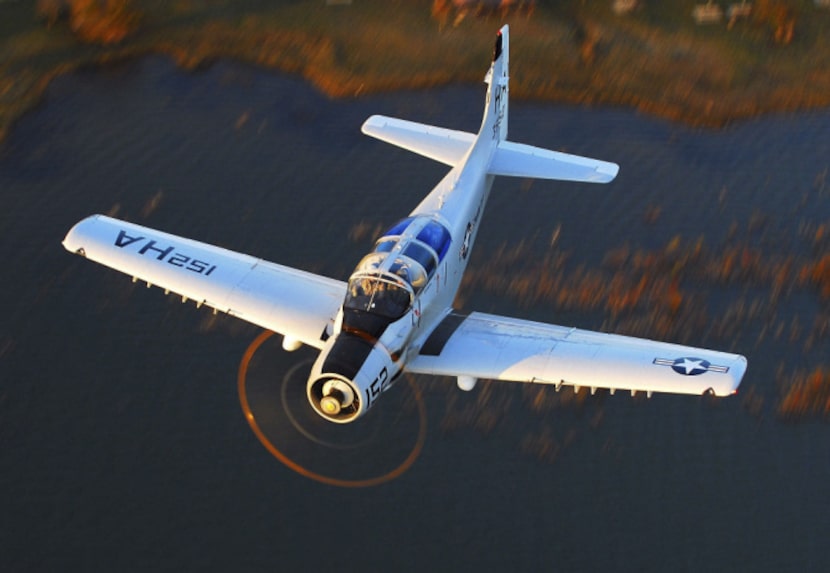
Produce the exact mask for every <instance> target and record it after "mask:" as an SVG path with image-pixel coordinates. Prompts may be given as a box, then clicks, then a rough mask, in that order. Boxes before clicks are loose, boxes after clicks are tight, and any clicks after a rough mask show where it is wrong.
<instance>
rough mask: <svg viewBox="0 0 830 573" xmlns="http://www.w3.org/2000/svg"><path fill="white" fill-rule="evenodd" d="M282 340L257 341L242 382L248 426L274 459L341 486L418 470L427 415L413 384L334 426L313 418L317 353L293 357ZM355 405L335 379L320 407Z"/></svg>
mask: <svg viewBox="0 0 830 573" xmlns="http://www.w3.org/2000/svg"><path fill="white" fill-rule="evenodd" d="M279 338H280V337H279V336H273V333H272V332H269V331H266V332H263V333H261V334H260V335H259V336H257V338H256V339H254V340H253V341H252V342H251V344H250V345H249V347H248V349H247V351H246V352H245V354H244V356H243V358H242V361H241V363H240V365H239V373H238V378H237V386H238V391H239V400H240V405H241V406H242V411H243V413H244V414H245V418H246V420H247V422H248V425H249V426H250V427H251V429H252V430H253V432H254V434H255V435H256V436H257V438H258V439H259V441H260V443H262V445H263V446H264V447H265V448H266V450H268V451H269V452H270V453H271V455H273V456H274V457H275V458H277V459H278V460H279V461H280V462H282V463H283V464H284V465H285V466H286V467H288V468H290V469H292V470H293V471H295V472H297V473H299V474H301V475H303V476H305V477H308V478H310V479H313V480H316V481H319V482H322V483H326V484H329V485H336V486H341V487H367V486H372V485H378V484H380V483H384V482H387V481H390V480H392V479H394V478H396V477H398V476H399V475H401V474H403V473H404V472H405V471H406V470H407V469H409V467H411V466H412V464H413V463H414V462H415V460H416V459H417V458H418V455H419V454H420V452H421V449H422V447H423V443H424V439H425V437H426V411H425V408H424V402H423V397H422V396H421V393H420V391H419V389H418V387H417V386H416V385H415V383H414V381H413V380H412V379H411V378H407V382H406V383H404V382H402V383H400V384H397V385H396V386H395V387H394V388H392V389H390V390H389V391H388V392H387V393H386V394H387V395H385V396H384V400H383V402H382V403H381V404H379V405H378V407H377V408H373V409H372V410H370V411H369V412H367V414H366V415H365V416H363V417H362V418H361V419H360V420H357V421H355V422H353V423H349V424H335V423H333V422H330V421H328V420H326V419H324V418H323V417H322V416H320V415H319V414H317V413H316V412H314V410H313V409H312V407H311V404H309V402H308V397H307V395H306V383H307V380H308V375H309V373H310V371H311V367H312V365H313V363H314V359H315V358H316V351H315V350H314V349H309V348H305V347H304V348H301V349H299V350H297V351H295V352H291V353H287V352H285V351H284V350H283V349H282V345H281V343H280V342H279ZM354 399H355V396H354V393H353V391H352V389H351V387H350V386H349V385H348V384H345V383H343V382H342V381H340V380H336V379H332V380H327V381H326V382H325V384H324V386H323V398H322V399H321V401H320V405H321V407H322V408H323V409H324V410H325V411H326V412H331V413H332V414H336V413H337V412H339V411H340V410H341V409H343V408H347V407H348V406H349V405H350V404H351V403H352V402H353V401H354Z"/></svg>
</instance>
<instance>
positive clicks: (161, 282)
mask: <svg viewBox="0 0 830 573" xmlns="http://www.w3.org/2000/svg"><path fill="white" fill-rule="evenodd" d="M63 245H64V247H66V249H67V250H69V251H72V252H74V253H77V254H80V255H83V256H85V257H86V258H88V259H91V260H93V261H96V262H98V263H101V264H103V265H106V266H108V267H111V268H113V269H116V270H118V271H121V272H123V273H126V274H128V275H130V276H132V277H133V280H134V281H137V280H140V281H142V282H145V283H147V285H148V286H150V285H155V286H159V287H161V288H163V289H165V290H166V291H170V292H174V293H176V294H178V295H180V296H182V297H183V299H190V300H193V301H195V302H196V304H197V305H199V306H201V305H205V306H209V307H212V308H214V309H216V310H218V311H222V312H225V313H228V314H231V315H233V316H237V317H239V318H241V319H243V320H246V321H248V322H251V323H253V324H256V325H258V326H261V327H263V328H267V329H269V330H273V331H275V332H279V333H282V334H285V335H286V336H289V337H291V338H294V339H296V340H299V341H300V342H303V343H304V344H308V345H311V346H314V347H316V348H321V347H322V346H323V343H324V340H323V338H325V336H324V335H323V333H324V330H325V329H327V328H328V327H329V325H330V323H331V321H332V320H333V318H334V317H335V315H336V313H337V311H338V309H339V307H340V305H341V304H342V301H343V297H344V295H345V293H346V285H345V283H343V282H341V281H336V280H333V279H329V278H326V277H322V276H319V275H315V274H312V273H308V272H305V271H300V270H297V269H292V268H290V267H286V266H282V265H277V264H274V263H269V262H267V261H264V260H262V259H257V258H255V257H251V256H248V255H244V254H241V253H236V252H233V251H229V250H227V249H223V248H220V247H215V246H212V245H208V244H205V243H200V242H198V241H193V240H191V239H185V238H182V237H178V236H175V235H170V234H168V233H163V232H161V231H156V230H153V229H149V228H147V227H142V226H140V225H135V224H132V223H127V222H125V221H120V220H118V219H112V218H110V217H106V216H103V215H93V216H91V217H87V218H86V219H84V220H82V221H81V222H79V223H78V224H77V225H75V226H74V227H73V228H72V229H71V230H70V231H69V233H68V234H67V235H66V238H65V239H64V241H63Z"/></svg>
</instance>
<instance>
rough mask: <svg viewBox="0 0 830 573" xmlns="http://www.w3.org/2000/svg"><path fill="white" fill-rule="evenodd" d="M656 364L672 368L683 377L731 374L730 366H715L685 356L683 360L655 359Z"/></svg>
mask: <svg viewBox="0 0 830 573" xmlns="http://www.w3.org/2000/svg"><path fill="white" fill-rule="evenodd" d="M654 364H656V365H657V366H671V369H672V370H674V371H675V372H677V373H678V374H682V375H683V376H699V375H700V374H704V373H706V372H717V373H719V374H726V373H727V372H729V367H728V366H715V365H714V364H712V363H711V362H709V361H708V360H704V359H703V358H693V357H690V356H684V357H683V358H675V359H671V358H655V359H654Z"/></svg>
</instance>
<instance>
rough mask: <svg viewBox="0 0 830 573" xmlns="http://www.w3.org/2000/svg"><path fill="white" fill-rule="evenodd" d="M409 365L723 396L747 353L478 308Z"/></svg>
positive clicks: (426, 370)
mask: <svg viewBox="0 0 830 573" xmlns="http://www.w3.org/2000/svg"><path fill="white" fill-rule="evenodd" d="M407 370H408V371H410V372H415V373H423V374H437V375H444V376H472V377H474V378H482V379H494V380H510V381H515V382H536V383H543V384H554V385H557V386H559V385H560V384H564V385H568V386H575V387H577V388H578V387H589V388H592V389H593V388H608V389H610V390H612V391H613V390H630V391H639V392H646V393H648V394H651V392H672V393H679V394H703V393H704V392H713V393H714V394H716V395H718V396H725V395H728V394H733V393H734V392H735V391H736V390H737V388H738V385H739V384H740V382H741V378H742V377H743V375H744V372H745V371H746V358H744V357H743V356H739V355H736V354H727V353H724V352H716V351H712V350H703V349H700V348H691V347H688V346H679V345H676V344H669V343H665V342H655V341H651V340H645V339H640V338H632V337H628V336H620V335H615V334H603V333H599V332H591V331H586V330H579V329H576V328H566V327H562V326H555V325H551V324H542V323H539V322H531V321H527V320H519V319H515V318H506V317H501V316H494V315H490V314H483V313H478V312H474V313H472V314H470V315H469V316H464V315H460V314H456V313H451V314H449V315H448V316H447V317H446V318H445V319H444V320H443V322H441V323H440V324H439V326H438V327H437V328H436V329H435V330H434V331H433V332H432V334H431V335H430V336H429V337H428V338H427V339H426V341H425V342H424V343H423V345H422V347H421V349H420V353H419V354H418V356H417V357H415V358H414V359H412V360H410V362H409V363H408V365H407Z"/></svg>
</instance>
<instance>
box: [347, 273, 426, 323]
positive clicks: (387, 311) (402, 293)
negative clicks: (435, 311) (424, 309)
mask: <svg viewBox="0 0 830 573" xmlns="http://www.w3.org/2000/svg"><path fill="white" fill-rule="evenodd" d="M411 300H412V295H411V294H410V292H409V290H407V289H406V288H405V287H404V286H403V285H402V284H399V283H398V281H395V280H389V279H387V278H385V277H383V276H369V275H364V276H357V277H354V278H352V280H350V281H349V292H348V294H347V295H346V301H345V303H344V306H345V308H347V309H350V310H360V311H364V312H370V313H373V314H379V315H381V316H385V317H387V318H400V317H401V316H403V315H404V314H405V313H406V311H407V310H408V309H409V305H410V303H411Z"/></svg>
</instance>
